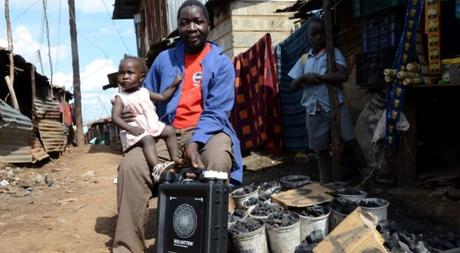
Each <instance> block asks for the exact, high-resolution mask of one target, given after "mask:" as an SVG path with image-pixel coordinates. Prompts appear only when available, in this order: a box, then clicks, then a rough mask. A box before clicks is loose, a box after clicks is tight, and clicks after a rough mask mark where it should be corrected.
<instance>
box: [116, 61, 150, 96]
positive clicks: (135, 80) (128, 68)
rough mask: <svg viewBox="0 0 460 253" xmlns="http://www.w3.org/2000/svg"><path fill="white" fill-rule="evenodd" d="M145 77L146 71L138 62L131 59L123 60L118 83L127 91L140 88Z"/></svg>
mask: <svg viewBox="0 0 460 253" xmlns="http://www.w3.org/2000/svg"><path fill="white" fill-rule="evenodd" d="M143 77H144V73H143V72H142V70H141V66H139V63H138V62H136V61H134V60H130V59H126V60H124V61H122V62H121V64H120V67H119V69H118V84H119V85H120V86H121V87H123V89H124V90H125V91H129V90H133V89H137V88H139V86H140V83H141V80H142V78H143Z"/></svg>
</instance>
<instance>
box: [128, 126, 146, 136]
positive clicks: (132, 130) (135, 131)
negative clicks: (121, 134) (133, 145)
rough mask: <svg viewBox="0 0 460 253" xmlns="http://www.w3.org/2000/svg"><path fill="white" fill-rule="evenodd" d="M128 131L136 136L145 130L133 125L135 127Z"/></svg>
mask: <svg viewBox="0 0 460 253" xmlns="http://www.w3.org/2000/svg"><path fill="white" fill-rule="evenodd" d="M128 132H129V133H130V134H132V135H134V136H139V135H141V134H143V133H144V132H145V130H144V129H142V128H140V127H135V126H133V127H131V128H129V129H128Z"/></svg>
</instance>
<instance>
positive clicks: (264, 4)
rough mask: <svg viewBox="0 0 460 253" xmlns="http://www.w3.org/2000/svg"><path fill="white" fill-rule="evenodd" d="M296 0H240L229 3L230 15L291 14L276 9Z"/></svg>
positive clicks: (291, 3)
mask: <svg viewBox="0 0 460 253" xmlns="http://www.w3.org/2000/svg"><path fill="white" fill-rule="evenodd" d="M295 2H296V0H284V1H280V0H277V1H270V0H267V1H260V0H253V1H250V0H244V1H242V0H240V1H234V2H232V3H231V5H230V7H231V9H232V15H262V14H270V15H274V16H286V17H287V16H292V13H289V12H278V13H277V12H276V10H277V9H284V8H287V7H289V6H291V5H293V4H294V3H295Z"/></svg>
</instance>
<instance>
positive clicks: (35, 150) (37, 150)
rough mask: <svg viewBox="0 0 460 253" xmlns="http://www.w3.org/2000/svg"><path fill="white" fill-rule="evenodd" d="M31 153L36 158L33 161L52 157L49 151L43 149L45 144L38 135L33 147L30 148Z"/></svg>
mask: <svg viewBox="0 0 460 253" xmlns="http://www.w3.org/2000/svg"><path fill="white" fill-rule="evenodd" d="M30 153H31V154H32V158H33V159H34V161H33V162H36V161H41V160H43V159H45V158H48V157H50V156H49V155H48V153H46V152H45V150H44V149H43V146H42V144H41V143H40V140H39V139H38V138H37V137H35V138H34V141H33V144H32V148H31V149H30Z"/></svg>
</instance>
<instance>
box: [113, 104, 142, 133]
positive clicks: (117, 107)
mask: <svg viewBox="0 0 460 253" xmlns="http://www.w3.org/2000/svg"><path fill="white" fill-rule="evenodd" d="M122 111H123V102H122V100H121V98H120V97H118V96H115V101H114V102H113V106H112V121H113V123H115V125H117V126H118V127H119V128H121V129H123V130H126V131H128V132H130V133H131V134H132V135H136V136H138V135H141V134H142V133H144V129H142V128H139V127H134V126H131V125H129V124H128V123H127V122H126V121H125V120H124V119H123V118H122V117H121V114H122Z"/></svg>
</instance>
